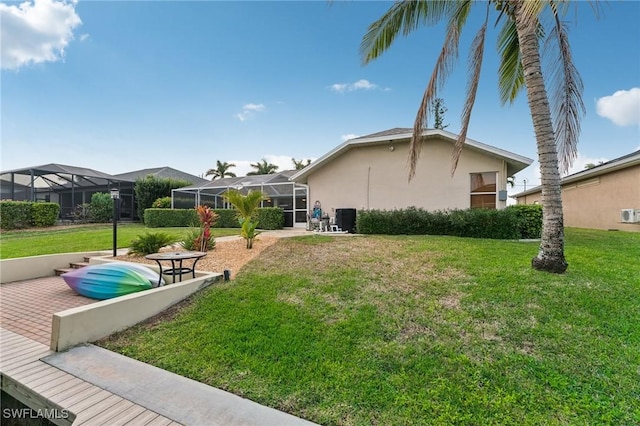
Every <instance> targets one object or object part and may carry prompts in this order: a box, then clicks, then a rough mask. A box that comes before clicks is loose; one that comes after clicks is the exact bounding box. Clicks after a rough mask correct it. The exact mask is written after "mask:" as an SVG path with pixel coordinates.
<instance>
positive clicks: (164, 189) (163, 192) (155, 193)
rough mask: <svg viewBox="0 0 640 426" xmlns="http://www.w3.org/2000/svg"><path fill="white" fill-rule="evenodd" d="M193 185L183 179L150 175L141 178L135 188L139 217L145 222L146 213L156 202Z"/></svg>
mask: <svg viewBox="0 0 640 426" xmlns="http://www.w3.org/2000/svg"><path fill="white" fill-rule="evenodd" d="M189 185H191V182H189V181H187V180H183V179H170V178H159V177H156V176H153V175H148V176H147V177H145V178H139V179H137V180H136V183H135V185H134V187H133V190H134V191H135V193H136V202H137V206H136V210H137V213H138V217H139V218H140V219H141V220H142V221H145V216H144V211H145V210H146V209H148V208H151V206H152V204H153V202H154V201H156V200H157V199H158V198H162V197H170V196H171V190H172V189H177V188H182V187H184V186H189ZM144 223H145V224H146V222H144Z"/></svg>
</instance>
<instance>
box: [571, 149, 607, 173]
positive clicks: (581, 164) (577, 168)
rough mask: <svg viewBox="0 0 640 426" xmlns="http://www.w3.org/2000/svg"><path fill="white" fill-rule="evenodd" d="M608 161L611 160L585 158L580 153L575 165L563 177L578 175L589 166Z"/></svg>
mask: <svg viewBox="0 0 640 426" xmlns="http://www.w3.org/2000/svg"><path fill="white" fill-rule="evenodd" d="M607 161H609V158H605V157H585V156H584V155H582V154H580V153H578V157H577V158H576V159H575V161H574V162H573V165H572V166H571V167H570V168H569V171H568V172H567V173H565V174H564V175H562V177H564V176H568V175H572V174H574V173H578V172H581V171H583V170H585V166H586V165H587V164H595V165H598V164H600V163H606V162H607Z"/></svg>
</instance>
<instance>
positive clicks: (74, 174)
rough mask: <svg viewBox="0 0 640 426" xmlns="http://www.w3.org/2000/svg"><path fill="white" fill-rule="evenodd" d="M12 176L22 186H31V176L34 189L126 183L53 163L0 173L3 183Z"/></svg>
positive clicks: (107, 176)
mask: <svg viewBox="0 0 640 426" xmlns="http://www.w3.org/2000/svg"><path fill="white" fill-rule="evenodd" d="M12 174H13V181H14V182H15V183H16V184H19V185H24V186H31V176H33V177H34V180H33V182H34V187H36V188H47V187H50V188H58V189H63V188H69V187H71V186H72V182H73V186H76V187H91V186H102V185H110V184H112V183H115V182H123V181H126V179H122V178H119V177H116V176H113V175H109V174H107V173H103V172H99V171H97V170H93V169H88V168H85V167H75V166H67V165H64V164H54V163H51V164H44V165H41V166H33V167H25V168H22V169H13V170H6V171H2V172H0V175H1V179H2V180H3V181H4V182H11V175H12Z"/></svg>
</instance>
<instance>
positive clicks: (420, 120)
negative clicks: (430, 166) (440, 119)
mask: <svg viewBox="0 0 640 426" xmlns="http://www.w3.org/2000/svg"><path fill="white" fill-rule="evenodd" d="M449 3H450V4H452V5H454V6H455V7H454V8H453V9H451V10H450V12H451V15H450V17H449V22H448V25H447V34H446V36H445V40H444V44H443V46H442V49H441V50H440V55H439V56H438V60H437V61H436V65H435V67H434V69H433V72H432V74H431V78H430V79H429V83H428V84H427V88H426V89H425V91H424V94H423V95H422V101H421V102H420V107H419V108H418V112H417V114H416V119H415V121H414V124H413V134H412V136H411V142H410V143H409V158H408V160H407V162H408V163H409V176H408V180H409V181H411V179H413V177H414V176H415V174H416V166H417V164H418V159H419V158H420V151H421V148H422V132H423V130H424V128H425V127H426V126H427V119H428V114H429V105H431V102H432V101H433V99H435V98H436V97H437V92H438V88H440V87H442V85H443V84H444V82H445V81H446V79H447V77H448V76H449V74H450V73H451V70H452V69H453V65H454V63H455V61H456V60H457V59H458V45H459V43H460V33H461V31H462V27H463V26H464V23H465V22H466V20H467V17H468V16H469V11H470V9H471V2H470V1H460V2H449Z"/></svg>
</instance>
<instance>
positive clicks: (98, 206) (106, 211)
mask: <svg viewBox="0 0 640 426" xmlns="http://www.w3.org/2000/svg"><path fill="white" fill-rule="evenodd" d="M88 216H89V221H91V222H97V223H106V222H111V221H112V220H113V200H112V199H111V194H109V193H107V192H96V193H95V194H93V195H92V196H91V203H90V204H89V207H88Z"/></svg>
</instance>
